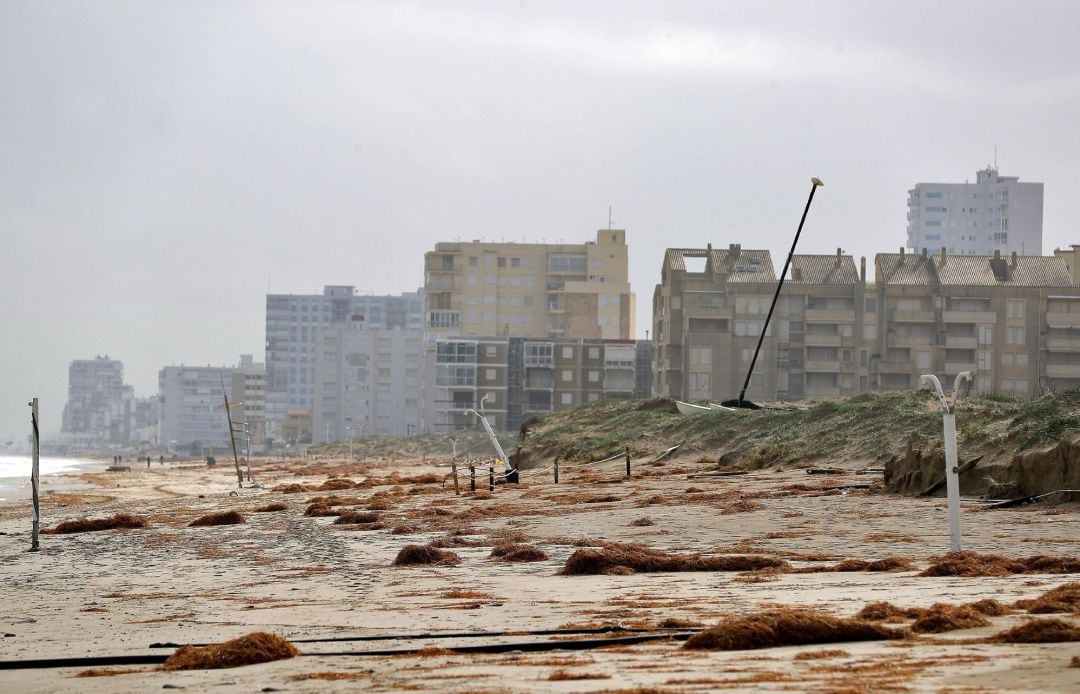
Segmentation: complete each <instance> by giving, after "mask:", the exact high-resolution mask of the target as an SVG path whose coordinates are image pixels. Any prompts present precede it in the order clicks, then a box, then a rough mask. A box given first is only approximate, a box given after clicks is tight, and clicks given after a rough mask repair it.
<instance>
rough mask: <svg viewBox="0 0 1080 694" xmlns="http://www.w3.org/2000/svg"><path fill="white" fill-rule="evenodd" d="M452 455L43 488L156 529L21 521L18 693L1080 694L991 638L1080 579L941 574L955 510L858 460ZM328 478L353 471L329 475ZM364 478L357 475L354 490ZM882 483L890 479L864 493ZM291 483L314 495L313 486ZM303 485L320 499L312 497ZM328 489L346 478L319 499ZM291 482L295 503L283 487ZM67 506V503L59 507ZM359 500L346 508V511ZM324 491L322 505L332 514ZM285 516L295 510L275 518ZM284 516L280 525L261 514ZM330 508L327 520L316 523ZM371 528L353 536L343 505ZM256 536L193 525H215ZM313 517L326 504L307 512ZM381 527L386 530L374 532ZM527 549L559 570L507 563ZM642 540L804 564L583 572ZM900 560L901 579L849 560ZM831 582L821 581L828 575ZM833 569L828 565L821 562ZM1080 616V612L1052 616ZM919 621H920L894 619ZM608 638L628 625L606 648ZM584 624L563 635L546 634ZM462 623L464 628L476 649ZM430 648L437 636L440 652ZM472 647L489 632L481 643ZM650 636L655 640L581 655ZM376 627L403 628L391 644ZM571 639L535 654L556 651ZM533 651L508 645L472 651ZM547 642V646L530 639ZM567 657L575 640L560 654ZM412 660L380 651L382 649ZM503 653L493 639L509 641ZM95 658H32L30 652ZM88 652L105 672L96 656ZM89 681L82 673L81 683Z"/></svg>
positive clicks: (1033, 647) (13, 650)
mask: <svg viewBox="0 0 1080 694" xmlns="http://www.w3.org/2000/svg"><path fill="white" fill-rule="evenodd" d="M444 464H445V463H439V462H438V461H364V462H347V461H344V460H314V461H310V460H309V461H258V462H257V463H256V464H255V466H254V472H255V477H256V479H257V480H258V481H259V482H260V483H261V484H262V485H263V486H262V487H261V488H250V487H248V488H244V489H242V490H239V493H236V494H234V493H235V492H237V489H236V486H237V485H236V476H235V473H234V472H233V470H232V466H231V465H227V466H226V465H220V464H219V465H218V466H216V467H215V468H207V467H206V466H205V465H203V464H201V463H198V462H194V461H191V462H179V463H178V462H170V463H167V464H166V465H164V466H161V465H158V464H157V463H156V462H155V463H154V465H153V466H152V467H151V468H150V469H149V470H147V469H146V468H145V467H141V468H140V467H138V466H135V465H133V466H132V469H131V471H130V472H121V473H107V472H102V471H94V472H81V473H78V474H77V475H76V476H75V477H74V478H72V479H77V480H78V481H79V482H80V483H83V484H86V485H87V487H86V488H82V489H77V490H71V489H67V490H58V489H50V487H48V486H46V487H44V489H45V490H47V491H46V492H45V493H43V496H42V498H43V502H44V508H43V512H42V527H43V528H52V527H55V526H56V525H57V524H58V523H60V522H62V521H71V520H76V519H80V518H105V517H109V516H112V515H114V514H117V513H129V514H134V515H137V516H140V517H141V518H143V519H145V520H146V521H147V523H148V527H146V528H143V529H132V530H107V531H101V532H87V533H78V534H63V535H56V534H47V535H42V536H41V551H40V552H38V553H30V552H27V551H26V550H27V549H28V548H29V546H30V535H29V531H30V509H29V506H28V505H27V504H26V503H25V502H17V503H10V504H6V505H3V506H0V554H2V557H3V567H4V568H3V571H2V576H3V580H2V584H0V605H2V607H0V631H2V632H3V638H0V661H4V664H5V665H7V666H8V667H4V668H2V669H0V688H2V689H4V690H6V691H19V692H57V691H76V690H77V691H88V690H90V691H95V690H97V691H109V692H129V691H130V692H142V691H147V690H151V689H162V688H163V687H170V688H171V687H178V688H187V689H190V690H194V691H205V690H209V689H213V691H223V692H230V691H237V692H240V691H243V692H250V691H259V690H262V691H345V690H354V691H355V690H361V689H362V690H373V691H408V690H416V691H469V692H520V691H538V692H577V691H609V692H611V691H625V692H649V691H658V692H705V691H716V690H719V689H724V690H735V691H739V690H745V691H837V692H838V691H851V692H857V691H946V690H947V691H958V692H959V691H963V692H974V691H1067V690H1074V691H1075V690H1076V689H1078V688H1080V667H1075V666H1073V667H1070V663H1074V658H1075V657H1076V656H1080V643H1042V644H1037V643H1036V644H1009V643H995V642H991V641H989V640H988V637H991V636H992V635H994V634H998V633H1000V632H1002V631H1003V630H1006V629H1008V628H1010V627H1013V626H1017V625H1020V624H1023V623H1024V622H1026V621H1027V620H1029V619H1031V618H1033V615H1031V614H1028V613H1027V612H1026V611H1025V610H1024V609H1021V608H1018V607H1015V606H1014V603H1015V602H1016V601H1018V600H1025V599H1033V598H1037V597H1038V596H1040V595H1042V594H1044V593H1046V592H1047V591H1049V590H1051V589H1053V588H1056V587H1058V586H1062V585H1065V584H1068V583H1071V582H1075V581H1077V580H1078V579H1077V576H1076V575H1075V574H1072V575H1070V574H1060V573H1037V572H1036V573H1022V574H1015V575H1004V576H921V575H919V574H920V573H921V572H922V571H923V570H924V569H926V568H927V567H928V566H929V565H931V564H932V563H933V562H934V561H935V560H936V559H937V558H940V557H941V556H942V555H944V554H945V553H946V552H947V551H948V548H949V535H948V526H947V521H946V513H945V502H944V500H942V499H916V498H910V497H900V496H895V495H887V494H885V493H883V492H881V491H879V490H877V489H876V488H875V487H877V486H879V485H880V476H875V475H873V474H869V475H867V474H857V471H858V469H859V468H861V467H865V463H864V464H862V465H860V464H858V463H850V464H848V465H846V466H844V469H841V470H838V471H836V472H834V473H832V474H829V475H808V474H807V473H806V471H805V470H800V469H793V470H785V471H771V470H769V471H758V472H750V473H748V474H741V475H732V476H708V477H698V476H697V475H699V474H702V473H708V472H711V471H714V470H715V469H716V465H715V461H705V460H694V459H693V456H685V457H683V458H674V459H669V460H666V461H662V462H658V463H652V464H651V465H645V464H636V465H635V467H634V468H633V470H632V475H631V477H629V478H627V477H625V470H624V468H623V464H622V463H621V461H616V462H615V464H605V465H599V466H593V467H586V468H574V467H564V469H563V470H562V471H561V478H560V483H559V484H558V485H556V484H555V483H554V480H553V474H552V472H551V471H546V472H539V471H536V472H533V471H524V472H523V473H522V476H521V484H517V485H498V486H497V489H496V490H495V491H494V492H488V491H487V484H486V483H487V477H486V474H482V475H480V476H479V481H478V487H479V491H478V492H476V493H470V492H469V490H468V481H467V479H466V476H465V475H464V473H463V475H462V478H461V482H462V494H461V495H460V496H457V495H455V494H454V491H453V485H452V483H451V482H450V480H449V479H448V478H447V476H448V473H449V469H448V468H447V467H443V466H442V465H444ZM328 480H334V481H333V482H330V483H328ZM341 480H347V482H344V481H341ZM867 483H870V486H871V488H870V489H864V488H860V487H862V486H865V485H866V484H867ZM289 485H291V486H289ZM301 486H303V487H305V489H300V487H301ZM319 487H326V489H322V490H320V489H319ZM275 488H277V489H276V490H275ZM49 492H51V493H49ZM328 497H336V498H328ZM320 500H321V501H320ZM272 505H273V506H272ZM279 506H283V507H284V508H282V509H281V510H261V511H259V510H257V509H267V508H274V507H279ZM313 507H314V510H309V509H312V508H313ZM319 509H324V510H327V509H328V510H327V511H326V513H339V514H340V513H343V512H345V513H346V514H347V513H348V512H353V513H355V514H362V513H366V514H371V515H370V516H367V517H364V518H360V516H359V515H358V516H357V517H356V519H354V520H357V522H354V523H347V524H336V525H335V521H337V520H338V519H339V518H341V516H339V515H318V514H320V513H321V511H320V510H319ZM223 511H237V512H239V513H240V514H242V515H243V517H244V519H245V522H244V523H241V524H235V525H223V526H217V527H189V523H191V522H192V521H193V520H195V519H196V518H199V517H201V516H204V515H206V514H210V513H217V512H223ZM305 512H308V513H313V514H316V515H306V514H305ZM362 521H367V522H362ZM1078 523H1080V513H1077V512H1076V508H1074V507H1053V508H1051V507H1039V506H1029V507H1026V508H1021V509H1012V510H997V511H994V510H985V509H982V508H980V507H979V505H978V504H976V503H973V502H972V503H965V506H964V514H963V529H964V540H965V547H964V549H966V550H973V551H976V552H981V553H997V554H1002V555H1005V556H1007V557H1010V558H1022V557H1029V556H1032V555H1063V556H1070V557H1075V556H1076V555H1077V554H1080V551H1078V550H1080V547H1078V539H1080V532H1078V531H1080V527H1078ZM507 541H513V542H517V543H523V544H528V545H530V546H532V547H534V548H536V549H539V550H542V552H543V553H544V554H546V556H547V557H548V558H547V559H542V560H539V561H530V562H508V561H499V560H498V559H497V558H492V557H491V554H492V549H493V547H495V546H497V545H500V544H501V543H505V542H507ZM432 542H434V543H435V545H436V546H439V547H441V548H442V549H444V550H445V551H450V552H453V553H455V554H456V555H457V557H459V558H460V563H457V564H448V565H426V566H394V565H393V562H394V560H395V557H396V556H397V555H398V552H399V551H400V550H401V549H402V548H403V547H405V546H406V545H425V544H428V543H432ZM605 543H641V544H643V545H647V546H648V547H650V548H655V549H659V550H664V551H666V552H671V553H675V554H679V555H685V554H691V553H700V554H701V555H702V556H705V557H714V556H747V555H752V556H763V557H771V558H775V559H777V560H781V562H782V563H784V565H785V566H786V567H787V568H785V569H783V570H773V571H769V570H760V571H749V572H747V571H686V572H671V571H664V572H657V573H640V572H639V573H625V574H624V573H623V572H615V575H606V574H605V575H560V571H561V570H562V569H563V567H564V565H565V564H566V562H567V559H568V558H570V557H571V555H573V554H574V553H575V552H577V551H578V550H581V549H583V548H588V547H593V548H599V547H603V546H604V545H605ZM889 557H896V558H902V559H904V560H907V561H908V562H910V569H908V570H898V571H888V572H882V571H834V570H821V569H827V568H829V567H835V566H836V565H837V564H838V563H839V562H842V561H844V560H879V559H885V558H889ZM815 567H817V569H815ZM809 569H815V570H816V571H818V572H815V573H802V572H798V571H799V570H809ZM984 599H993V600H996V601H997V602H998V603H1000V604H1001V605H1003V606H1006V607H1007V608H1008V609H1007V610H1004V614H999V615H995V616H992V617H989V618H987V619H986V620H985V621H986V623H985V625H984V626H979V627H975V628H967V629H960V630H955V631H948V632H945V633H916V634H914V635H913V636H911V637H909V638H905V639H899V640H882V641H859V642H850V643H830V644H809V645H800V646H782V647H775V648H761V649H753V650H731V651H702V650H687V649H684V648H683V647H682V646H683V639H685V637H686V635H687V634H688V633H691V632H693V631H695V630H698V629H700V628H701V627H707V626H711V625H714V624H716V623H717V622H718V621H719V620H721V619H724V618H727V617H732V616H736V615H753V614H757V613H761V612H762V611H768V610H772V609H789V608H810V609H813V610H817V611H819V612H820V613H821V614H827V615H832V616H836V617H851V616H853V615H855V614H856V613H858V612H859V611H860V610H862V609H863V608H864V607H865V606H866V605H867V604H868V603H872V602H875V601H888V602H890V603H892V604H894V605H897V606H900V607H902V608H926V607H929V606H931V605H933V604H934V603H949V604H953V605H959V604H963V603H971V602H974V601H978V600H984ZM1037 617H1053V618H1058V619H1063V620H1065V621H1067V622H1069V623H1071V624H1073V625H1078V626H1080V619H1078V618H1077V616H1076V615H1074V614H1069V613H1065V614H1053V615H1037ZM888 625H889V626H895V627H896V628H898V629H903V628H907V627H909V626H910V625H911V621H910V620H906V621H905V620H904V619H894V620H892V621H891V622H889V623H888ZM604 627H609V628H611V627H615V628H621V629H624V630H626V631H613V632H606V633H600V634H597V633H590V630H595V629H600V628H604ZM545 630H562V632H563V633H557V634H535V633H528V632H535V631H545ZM256 631H267V632H271V633H275V634H279V635H281V636H283V637H285V638H287V639H288V640H289V641H291V642H292V643H294V644H295V645H296V646H297V648H298V649H299V650H300V652H301V653H302V655H301V657H296V658H292V659H288V660H280V661H276V662H271V663H264V664H259V665H249V666H244V667H238V668H229V669H219V670H192V671H161V670H159V669H157V668H156V666H155V665H153V664H135V665H130V664H128V665H124V664H118V665H114V666H108V667H102V666H98V665H94V663H95V662H97V661H93V660H85V659H92V658H99V657H103V656H165V655H168V654H170V653H171V652H172V651H173V650H175V646H171V647H166V648H153V647H151V645H152V644H160V643H167V644H175V645H179V644H206V643H218V642H222V641H225V640H228V639H231V638H235V637H239V636H243V635H245V634H249V633H251V632H256ZM455 633H456V634H458V635H457V636H453V634H455ZM424 634H428V635H429V636H430V637H428V638H421V636H422V635H424ZM473 634H484V635H483V636H473ZM640 635H648V636H650V637H655V636H662V637H663V638H658V639H656V640H651V641H647V642H644V643H638V644H626V643H615V644H613V645H608V646H606V647H600V648H582V649H575V641H582V640H584V639H597V638H613V637H626V636H640ZM375 637H378V639H377V640H376V638H375ZM551 642H561V643H562V644H565V647H564V648H560V649H558V650H552V647H551V646H548V647H544V648H546V650H536V651H532V650H530V648H534V647H537V646H536V644H540V643H551ZM500 644H502V645H506V644H509V645H510V647H509V649H508V650H506V651H505V652H486V653H485V652H481V653H477V652H464V653H463V652H455V649H462V648H468V647H474V646H498V645H500ZM530 644H531V645H530ZM558 645H559V643H556V644H555V646H558ZM376 650H379V651H387V650H399V651H410V652H408V653H403V654H398V655H370V654H366V653H370V652H371V651H376ZM489 650H491V649H489ZM45 658H70V659H73V660H71V661H70V662H69V663H67V664H65V665H64V666H58V667H38V668H34V669H11V668H10V664H11V663H13V662H16V661H26V660H30V659H45ZM80 659H84V660H80ZM80 675H81V676H80Z"/></svg>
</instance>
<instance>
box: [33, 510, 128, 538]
mask: <svg viewBox="0 0 1080 694" xmlns="http://www.w3.org/2000/svg"><path fill="white" fill-rule="evenodd" d="M145 527H147V523H146V521H145V520H143V519H142V518H139V517H138V516H133V515H131V514H129V513H118V514H116V515H115V516H110V517H108V518H94V519H93V520H91V519H89V518H80V519H79V520H73V521H64V522H63V523H60V524H59V525H57V526H56V527H55V528H51V529H49V530H42V531H41V532H42V533H46V534H49V535H67V534H70V533H90V532H97V531H99V530H117V529H130V528H145Z"/></svg>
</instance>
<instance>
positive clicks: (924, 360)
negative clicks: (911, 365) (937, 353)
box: [915, 352, 930, 369]
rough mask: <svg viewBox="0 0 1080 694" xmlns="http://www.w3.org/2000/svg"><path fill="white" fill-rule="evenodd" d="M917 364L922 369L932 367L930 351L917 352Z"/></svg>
mask: <svg viewBox="0 0 1080 694" xmlns="http://www.w3.org/2000/svg"><path fill="white" fill-rule="evenodd" d="M915 366H916V367H917V368H920V369H929V368H930V353H929V352H916V353H915Z"/></svg>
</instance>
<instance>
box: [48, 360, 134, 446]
mask: <svg viewBox="0 0 1080 694" xmlns="http://www.w3.org/2000/svg"><path fill="white" fill-rule="evenodd" d="M133 401H134V392H133V391H132V389H131V387H130V386H125V385H124V365H123V363H121V362H120V361H119V360H116V359H110V358H109V357H108V356H107V355H106V356H98V357H95V358H94V359H76V360H75V361H73V362H71V364H70V365H69V366H68V399H67V404H65V405H64V412H63V419H62V422H61V427H60V439H61V443H62V444H67V445H72V446H75V447H77V448H87V447H93V446H96V445H103V444H121V443H126V442H127V441H128V438H129V436H130V414H131V409H132V407H133Z"/></svg>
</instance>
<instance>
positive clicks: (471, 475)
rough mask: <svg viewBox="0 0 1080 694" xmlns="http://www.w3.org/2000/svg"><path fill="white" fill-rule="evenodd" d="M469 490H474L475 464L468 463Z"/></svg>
mask: <svg viewBox="0 0 1080 694" xmlns="http://www.w3.org/2000/svg"><path fill="white" fill-rule="evenodd" d="M469 491H470V492H475V491H476V466H475V465H470V466H469Z"/></svg>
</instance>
